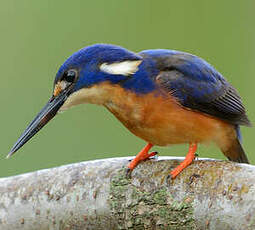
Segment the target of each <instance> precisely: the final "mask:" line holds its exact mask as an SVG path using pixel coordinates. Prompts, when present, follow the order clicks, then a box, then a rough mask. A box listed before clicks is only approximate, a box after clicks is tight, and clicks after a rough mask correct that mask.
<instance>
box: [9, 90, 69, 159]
mask: <svg viewBox="0 0 255 230" xmlns="http://www.w3.org/2000/svg"><path fill="white" fill-rule="evenodd" d="M67 97H68V92H65V91H63V92H61V93H60V94H59V95H58V96H56V97H53V98H51V99H50V100H49V101H48V103H47V104H46V105H45V106H44V107H43V109H42V110H41V111H40V112H39V113H38V115H37V116H36V117H35V119H34V120H33V121H32V122H31V123H30V124H29V125H28V127H27V128H26V130H25V131H24V132H23V133H22V135H21V136H20V138H19V139H18V141H17V142H16V144H15V145H14V146H13V147H12V149H11V151H10V152H9V154H8V155H7V158H9V157H10V156H11V155H13V154H14V153H15V152H17V151H18V149H20V148H21V147H22V146H23V145H24V144H25V143H26V142H28V141H29V140H30V139H31V138H32V137H33V136H34V135H35V134H36V133H37V132H38V131H39V130H40V129H41V128H42V127H43V126H45V125H46V124H47V123H48V122H49V121H50V120H51V119H52V118H53V117H54V116H55V115H56V113H57V112H58V110H59V109H60V107H61V106H62V105H63V104H64V102H65V100H66V99H67Z"/></svg>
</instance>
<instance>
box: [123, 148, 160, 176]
mask: <svg viewBox="0 0 255 230" xmlns="http://www.w3.org/2000/svg"><path fill="white" fill-rule="evenodd" d="M152 146H153V145H152V144H151V143H148V144H147V145H146V146H145V147H144V148H143V149H142V150H141V151H140V152H139V153H138V154H137V155H136V157H135V158H134V159H133V160H132V161H131V162H130V163H129V164H128V166H127V167H128V170H127V174H130V172H131V171H132V170H133V169H134V168H135V167H136V166H137V165H138V164H139V163H140V162H141V161H144V160H146V159H148V158H150V157H153V156H155V155H156V154H157V152H151V153H149V150H150V149H151V148H152Z"/></svg>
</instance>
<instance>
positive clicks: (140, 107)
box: [104, 87, 235, 146]
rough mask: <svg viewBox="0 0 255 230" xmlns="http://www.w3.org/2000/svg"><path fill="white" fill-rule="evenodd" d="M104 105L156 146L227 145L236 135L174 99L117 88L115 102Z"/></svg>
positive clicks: (207, 116)
mask: <svg viewBox="0 0 255 230" xmlns="http://www.w3.org/2000/svg"><path fill="white" fill-rule="evenodd" d="M104 105H105V106H106V108H107V109H108V110H110V111H111V112H112V113H113V114H114V115H115V116H116V117H117V118H118V119H119V120H120V121H121V122H122V123H123V124H124V125H125V126H126V127H127V128H128V129H129V130H130V131H131V132H132V133H133V134H135V135H136V136H138V137H140V138H142V139H143V140H145V141H147V142H150V143H152V144H153V145H159V146H167V145H172V144H183V143H191V142H193V143H194V142H195V143H204V142H211V141H212V142H216V143H221V144H223V145H224V144H227V143H223V142H227V141H228V139H229V137H230V136H232V137H233V138H234V136H235V132H234V128H233V126H232V125H230V124H228V123H227V122H224V121H222V120H220V119H217V118H214V117H212V116H209V115H206V114H203V113H200V112H196V111H192V110H189V109H187V108H184V107H182V106H181V105H180V104H179V103H178V102H177V101H176V100H175V99H174V98H173V97H171V96H169V97H168V98H167V99H166V98H164V97H162V96H156V95H155V94H154V93H151V94H147V95H143V96H141V95H140V96H137V95H136V94H134V93H132V92H127V91H125V90H123V89H122V88H120V87H119V88H117V87H116V89H115V90H112V91H111V100H110V101H108V102H107V103H105V104H104ZM231 139H232V138H231ZM221 144H220V145H221ZM218 145H219V144H218Z"/></svg>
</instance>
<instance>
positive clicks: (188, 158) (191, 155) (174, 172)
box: [170, 143, 197, 179]
mask: <svg viewBox="0 0 255 230" xmlns="http://www.w3.org/2000/svg"><path fill="white" fill-rule="evenodd" d="M196 151H197V144H194V143H191V144H190V145H189V151H188V153H187V155H186V157H185V159H184V161H183V162H181V164H180V165H178V166H177V167H176V168H175V169H173V170H172V171H171V173H170V175H171V178H172V179H174V178H175V177H176V176H177V175H179V174H180V173H181V171H182V170H183V169H185V168H187V167H188V166H189V165H190V164H191V163H192V162H193V160H194V159H195V157H196Z"/></svg>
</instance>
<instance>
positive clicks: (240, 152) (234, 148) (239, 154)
mask: <svg viewBox="0 0 255 230" xmlns="http://www.w3.org/2000/svg"><path fill="white" fill-rule="evenodd" d="M222 152H223V153H224V155H225V156H226V157H227V158H228V159H229V160H230V161H234V162H239V163H246V164H249V160H248V158H247V156H246V154H245V152H244V149H243V147H242V145H241V143H240V141H239V140H238V139H237V138H236V139H235V140H234V141H233V142H232V144H231V146H230V147H229V148H228V149H227V150H223V149H222Z"/></svg>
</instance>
